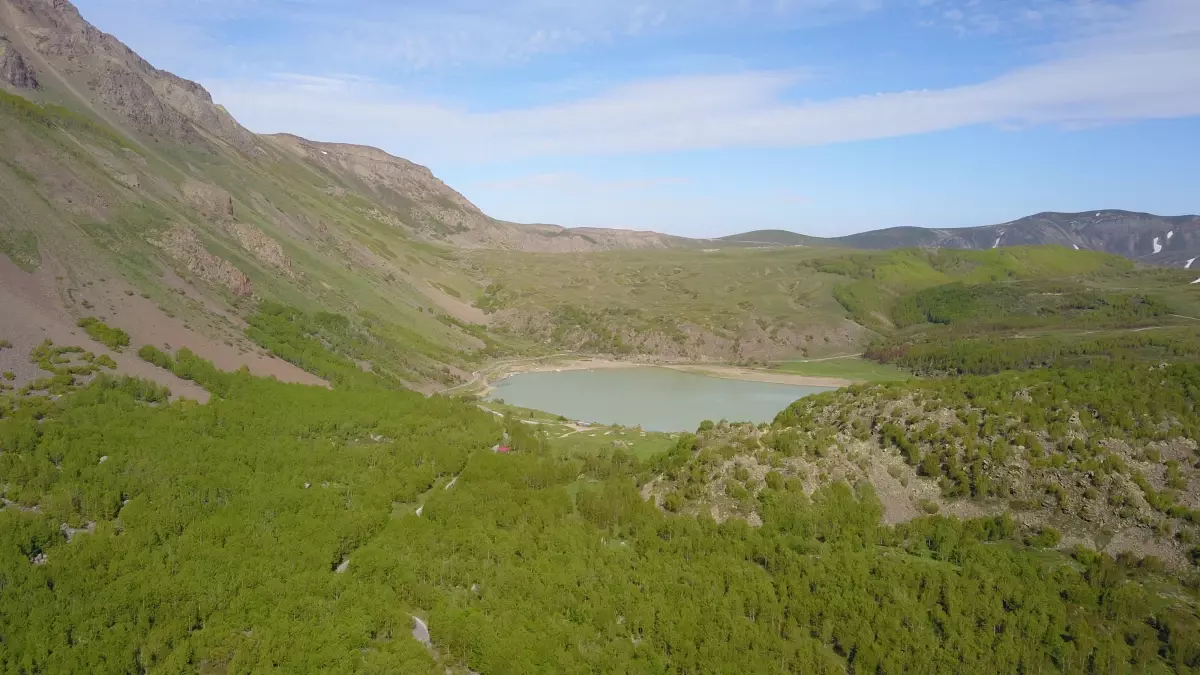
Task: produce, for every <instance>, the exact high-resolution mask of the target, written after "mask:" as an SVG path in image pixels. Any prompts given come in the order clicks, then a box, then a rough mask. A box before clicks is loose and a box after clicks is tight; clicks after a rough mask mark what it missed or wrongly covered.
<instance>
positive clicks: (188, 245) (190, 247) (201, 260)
mask: <svg viewBox="0 0 1200 675" xmlns="http://www.w3.org/2000/svg"><path fill="white" fill-rule="evenodd" d="M150 243H152V244H154V245H155V246H157V247H159V248H161V249H162V250H163V251H165V252H166V253H167V255H169V256H171V257H172V258H174V259H175V260H177V261H179V263H180V264H182V265H183V266H184V267H186V268H187V270H188V271H189V272H191V273H192V274H195V275H196V276H198V277H200V278H201V279H204V280H205V281H207V282H208V283H211V284H217V285H219V286H224V287H225V288H228V289H229V290H230V292H232V293H233V294H234V295H236V296H238V297H249V296H250V295H252V294H253V293H254V287H253V285H252V284H251V283H250V278H249V277H247V276H246V275H245V274H243V273H242V271H241V270H239V269H238V268H237V267H234V265H233V263H231V262H229V261H228V260H225V259H224V258H220V257H218V256H215V255H213V254H212V253H209V252H208V249H206V248H204V244H203V243H202V242H201V241H200V239H199V238H198V237H197V236H196V233H195V232H194V231H192V229H191V228H190V227H188V226H187V225H183V224H179V223H177V224H175V225H173V226H172V227H171V229H170V230H168V231H167V232H166V233H164V234H163V236H162V237H161V238H159V239H156V240H152V241H151V242H150Z"/></svg>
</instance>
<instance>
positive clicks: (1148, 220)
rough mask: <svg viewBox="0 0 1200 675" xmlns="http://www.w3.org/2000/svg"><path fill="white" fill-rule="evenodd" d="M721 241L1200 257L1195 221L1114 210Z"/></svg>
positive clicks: (1174, 260) (1162, 259)
mask: <svg viewBox="0 0 1200 675" xmlns="http://www.w3.org/2000/svg"><path fill="white" fill-rule="evenodd" d="M721 241H722V242H728V243H731V244H768V245H806V246H838V247H845V248H858V249H892V248H910V247H938V248H962V249H977V250H982V249H989V248H997V247H1001V246H1032V245H1040V244H1055V245H1058V246H1066V247H1068V248H1074V249H1078V250H1089V251H1105V252H1107V253H1114V254H1116V255H1120V256H1125V257H1126V258H1131V259H1133V260H1137V261H1140V262H1144V263H1147V264H1152V265H1166V266H1183V265H1185V264H1187V261H1188V260H1193V259H1195V258H1196V257H1198V256H1200V216H1156V215H1153V214H1150V213H1133V212H1130V211H1119V210H1106V211H1089V212H1086V213H1039V214H1036V215H1032V216H1027V217H1025V218H1021V219H1018V220H1014V221H1010V222H1007V223H1001V224H999V225H984V226H980V227H964V228H951V229H933V228H925V227H889V228H886V229H882V230H872V231H870V232H862V233H859V234H851V235H848V236H845V237H832V238H828V239H820V238H816V237H807V236H805V235H799V234H795V233H792V232H786V231H771V232H747V233H745V234H739V235H732V236H729V237H724V238H722V239H721Z"/></svg>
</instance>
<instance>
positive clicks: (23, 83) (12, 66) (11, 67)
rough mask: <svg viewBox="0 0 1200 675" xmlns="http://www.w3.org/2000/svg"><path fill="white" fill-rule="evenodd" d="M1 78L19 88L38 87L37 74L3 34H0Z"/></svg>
mask: <svg viewBox="0 0 1200 675" xmlns="http://www.w3.org/2000/svg"><path fill="white" fill-rule="evenodd" d="M0 80H3V81H4V82H7V83H8V84H10V85H12V86H13V87H16V88H17V89H37V88H38V80H37V74H36V73H34V72H33V68H30V67H29V65H28V64H26V63H25V57H23V56H21V52H19V51H17V49H16V48H15V47H13V46H12V43H11V42H9V41H8V39H7V38H6V37H5V36H4V35H3V34H0Z"/></svg>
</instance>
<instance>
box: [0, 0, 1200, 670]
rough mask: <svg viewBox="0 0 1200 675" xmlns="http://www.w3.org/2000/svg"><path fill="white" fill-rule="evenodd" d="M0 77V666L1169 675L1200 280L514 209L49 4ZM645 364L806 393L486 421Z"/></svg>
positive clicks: (1038, 254) (1061, 250) (17, 3)
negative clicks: (507, 384) (305, 124)
mask: <svg viewBox="0 0 1200 675" xmlns="http://www.w3.org/2000/svg"><path fill="white" fill-rule="evenodd" d="M14 54H15V55H18V56H20V58H19V59H18V58H16V57H15V56H14ZM0 66H2V67H0V75H3V78H0V253H3V255H0V673H2V674H4V675H10V674H11V675H34V674H48V673H96V674H98V675H100V674H109V673H112V674H124V673H154V674H157V673H172V674H174V673H196V674H202V675H235V674H243V673H244V674H249V673H260V672H280V673H314V672H320V673H347V674H349V673H379V674H383V673H429V674H430V675H432V674H434V673H437V674H443V673H475V674H477V675H478V674H483V675H502V674H507V673H511V674H514V675H516V674H524V673H655V674H667V673H671V674H679V675H683V674H685V673H687V674H694V673H738V674H748V673H763V674H767V673H776V674H783V673H881V674H882V673H908V672H914V673H975V672H1004V673H1007V672H1014V673H1172V672H1178V673H1187V672H1200V443H1198V442H1200V410H1198V408H1197V406H1198V405H1200V404H1198V402H1200V284H1198V283H1193V278H1194V274H1195V272H1194V271H1189V269H1188V268H1183V267H1180V266H1179V264H1177V263H1179V262H1180V260H1176V258H1178V257H1179V256H1182V255H1184V252H1182V251H1183V249H1182V248H1180V249H1178V250H1175V251H1171V252H1170V255H1171V256H1174V257H1173V258H1171V261H1170V262H1171V264H1172V265H1174V267H1166V266H1160V267H1149V266H1147V265H1146V264H1145V258H1146V256H1152V255H1155V254H1151V253H1146V252H1145V251H1142V250H1141V249H1144V248H1145V246H1142V243H1143V242H1141V241H1140V240H1138V239H1137V237H1134V236H1132V235H1128V232H1127V231H1126V230H1127V229H1128V228H1125V227H1124V225H1123V226H1122V228H1124V229H1121V228H1118V229H1119V230H1120V231H1118V232H1117V234H1115V235H1113V237H1114V238H1113V239H1112V240H1111V241H1110V243H1111V246H1110V247H1109V248H1114V247H1115V248H1120V247H1125V248H1129V249H1131V250H1132V249H1137V250H1135V251H1133V252H1134V253H1137V255H1133V254H1130V255H1128V256H1120V255H1115V254H1112V253H1106V252H1103V251H1099V250H1076V249H1078V248H1079V246H1078V245H1077V244H1075V245H1072V246H1067V245H1066V244H1069V243H1072V242H1074V241H1076V240H1078V241H1092V239H1085V237H1093V236H1094V235H1092V234H1089V233H1088V232H1089V231H1088V230H1086V227H1085V225H1086V226H1087V227H1091V226H1092V225H1094V224H1095V223H1100V224H1106V223H1107V224H1109V225H1111V222H1113V221H1112V219H1113V218H1118V216H1114V215H1112V214H1113V213H1120V214H1125V212H1094V213H1095V216H1092V219H1093V220H1089V221H1088V224H1079V223H1077V222H1075V221H1063V219H1061V218H1051V217H1049V216H1046V217H1041V216H1038V217H1032V218H1029V219H1022V221H1019V222H1020V223H1024V224H1023V225H1022V226H1021V227H1022V228H1024V229H1020V228H1017V227H1016V226H1015V225H1013V224H1011V223H1010V224H1009V225H1010V226H1012V227H1013V229H1012V230H1010V231H1013V232H1017V233H1018V234H1021V233H1024V234H1021V238H1020V239H1018V241H1020V242H1023V243H1025V242H1026V241H1027V240H1029V241H1028V243H1031V244H1035V245H1022V246H1007V245H1001V242H1000V241H999V239H998V238H997V236H995V235H994V228H992V229H987V228H984V229H982V230H980V232H974V231H973V230H972V231H971V232H966V231H964V232H958V231H955V230H924V229H920V230H919V231H918V228H899V229H894V230H887V231H881V232H875V233H864V234H862V235H853V236H849V237H841V238H835V239H821V238H817V237H807V236H803V235H795V234H793V233H790V232H783V231H774V230H771V231H758V232H750V233H747V234H745V235H732V236H730V237H726V238H724V239H703V240H701V239H686V238H683V237H676V236H669V235H661V234H656V233H647V232H629V231H622V230H604V229H599V228H579V229H568V228H562V227H558V226H553V225H522V224H518V223H512V222H507V221H504V220H499V219H496V218H492V217H491V216H488V215H486V214H485V213H484V212H483V211H481V210H480V209H479V208H477V207H476V206H475V205H474V204H472V203H471V202H470V201H468V200H467V199H466V197H464V196H463V195H461V194H459V193H458V192H456V191H455V190H453V189H452V188H450V187H449V186H447V185H446V184H444V183H442V181H441V180H439V179H438V178H437V177H435V176H434V175H433V173H432V172H431V171H430V170H429V169H426V168H425V167H422V166H420V165H417V164H414V163H412V162H409V161H408V160H405V159H402V158H399V157H395V156H392V155H389V154H387V153H385V152H383V151H382V150H378V149H375V148H370V147H366V146H358V145H349V144H337V143H323V142H317V141H310V140H306V139H303V138H300V137H298V136H292V135H289V134H276V135H261V134H256V133H253V132H251V131H249V130H247V129H245V128H244V127H242V126H241V125H240V124H239V123H238V122H237V121H236V120H234V119H233V117H232V116H230V114H229V113H228V112H227V111H226V110H225V109H224V108H223V107H221V106H219V105H216V104H215V103H214V102H213V101H212V99H211V96H210V95H209V94H208V92H207V91H206V90H204V89H203V87H201V86H200V85H198V84H196V83H194V82H190V81H188V80H183V79H182V78H179V77H177V76H175V75H172V74H171V73H168V72H166V71H163V70H159V69H157V68H154V67H153V66H150V64H148V63H146V62H145V61H144V60H142V59H141V58H140V57H138V56H137V55H136V54H134V53H133V52H132V51H131V50H129V49H128V48H126V47H125V45H123V44H122V43H120V42H119V41H117V39H116V38H114V37H112V36H110V35H108V34H106V33H103V32H101V31H99V30H98V29H96V28H95V27H93V26H92V25H91V24H89V23H87V22H86V21H85V20H84V19H83V17H81V16H80V15H79V13H78V12H77V11H76V10H75V9H74V7H73V6H71V5H70V4H69V3H67V2H64V1H62V0H53V1H51V0H0ZM18 76H19V77H18ZM1105 214H1107V215H1105ZM1043 215H1044V214H1043ZM1051 215H1053V214H1051ZM1143 216H1145V217H1143ZM1119 218H1120V219H1121V220H1120V222H1121V223H1124V224H1128V223H1133V224H1134V225H1138V226H1139V227H1140V226H1141V225H1140V224H1142V223H1147V222H1148V223H1150V224H1149V225H1146V227H1155V228H1157V227H1159V225H1160V224H1162V222H1163V221H1161V220H1157V219H1155V218H1156V217H1150V216H1148V215H1147V214H1126V215H1120V216H1119ZM1097 219H1098V220H1097ZM1060 221H1062V222H1060ZM1093 221H1095V222H1093ZM1063 222H1066V223H1067V224H1068V225H1071V226H1072V227H1075V226H1076V225H1078V227H1076V229H1071V230H1069V231H1068V229H1067V227H1066V225H1063V224H1062V223H1063ZM1165 222H1167V226H1169V227H1178V228H1179V232H1180V234H1179V235H1177V236H1172V235H1166V234H1164V235H1162V237H1161V238H1165V239H1172V238H1173V239H1174V240H1175V241H1177V242H1183V241H1184V240H1185V238H1186V237H1190V236H1191V235H1190V233H1185V232H1184V230H1183V226H1184V225H1186V224H1187V223H1188V222H1190V221H1185V220H1184V219H1181V218H1180V219H1174V220H1168V221H1165ZM1072 223H1074V224H1072ZM1177 223H1182V224H1177ZM1129 227H1133V225H1130V226H1129ZM1029 232H1035V233H1036V232H1043V233H1044V232H1049V233H1050V234H1046V235H1045V236H1044V237H1043V238H1044V239H1047V240H1048V241H1050V244H1049V245H1036V244H1038V243H1039V240H1037V238H1036V237H1034V236H1033V235H1032V234H1029ZM1081 232H1082V233H1083V234H1080V233H1081ZM1154 232H1157V230H1155V231H1154ZM1154 232H1150V230H1147V231H1146V233H1144V234H1148V235H1149V236H1150V237H1151V238H1152V241H1153V242H1154V247H1156V248H1158V247H1161V246H1162V245H1163V244H1162V242H1160V241H1159V239H1158V238H1154V237H1157V236H1158V235H1156V234H1154ZM1171 232H1172V233H1174V230H1171ZM1068 235H1069V236H1070V237H1075V238H1076V239H1064V238H1063V237H1067V236H1068ZM1127 235H1128V236H1127ZM998 236H1004V235H1002V234H1001V235H998ZM1138 236H1141V235H1138ZM1055 237H1058V238H1057V239H1056V238H1055ZM1122 237H1125V239H1122ZM1014 238H1015V237H1014ZM1060 239H1061V240H1060ZM889 242H892V243H899V244H903V245H904V247H898V248H893V249H888V250H873V249H875V248H876V247H880V246H883V245H884V244H888V243H889ZM955 242H958V243H964V242H965V243H964V244H963V245H962V246H960V247H956V246H952V244H954V243H955ZM993 242H994V243H993ZM1113 242H1115V243H1113ZM1146 243H1148V242H1146ZM914 244H915V245H918V246H913V245H914ZM966 244H970V245H966ZM1053 244H1063V245H1053ZM889 245H890V244H889ZM1182 245H1183V244H1182V243H1180V244H1177V246H1182ZM1189 245H1190V244H1189ZM855 246H858V247H860V248H854V247H855ZM919 246H923V247H919ZM1139 247H1140V248H1139ZM1181 260H1182V259H1181ZM1193 260H1194V259H1193ZM1190 264H1191V263H1190V262H1188V265H1189V267H1190ZM646 365H655V366H661V368H658V369H653V370H652V372H657V373H660V374H661V373H666V374H667V375H670V376H672V377H670V378H663V379H665V380H668V382H667V384H665V385H663V386H664V387H666V388H665V389H664V391H666V392H667V393H666V394H663V395H662V396H658V394H653V395H652V396H658V398H660V399H661V398H663V397H670V399H669V400H671V401H685V402H686V401H689V400H690V399H688V398H687V397H686V396H685V395H684V394H685V393H689V391H688V390H689V389H699V388H700V387H697V386H695V385H694V384H691V383H694V382H695V381H696V380H701V381H704V382H710V383H711V382H713V379H711V378H726V379H728V380H730V381H734V380H737V382H734V384H737V385H746V384H748V383H750V382H753V383H756V384H758V385H762V386H767V385H780V386H782V385H801V386H811V387H813V388H823V389H821V390H822V391H824V393H817V394H814V395H810V396H804V397H803V398H800V399H799V400H795V401H794V402H792V401H793V399H795V396H796V394H794V392H795V389H787V388H786V387H782V388H783V390H784V392H785V393H784V395H785V396H786V399H785V401H784V402H778V401H774V400H772V401H770V402H769V403H774V404H775V405H773V406H772V407H770V408H769V410H770V414H773V415H774V414H775V411H778V414H777V415H775V417H774V418H773V419H770V418H769V417H768V416H763V417H759V418H758V420H756V421H759V423H749V422H746V421H745V420H738V419H725V417H732V416H734V415H729V414H725V413H722V414H721V415H714V417H713V419H711V420H705V421H703V422H701V423H700V424H699V425H698V426H697V427H696V428H693V429H683V428H677V427H679V426H682V425H673V426H669V427H649V426H647V427H646V428H647V429H651V428H665V429H667V430H665V431H647V430H643V429H642V428H641V427H640V426H635V424H636V425H640V424H642V422H641V421H640V420H639V421H635V422H629V421H627V420H623V419H618V420H611V419H610V420H608V422H610V423H604V424H602V423H595V422H593V421H592V420H591V419H590V418H586V417H584V416H581V415H575V417H576V418H568V417H567V416H566V415H564V414H562V413H561V411H559V412H556V411H554V410H552V409H551V410H535V409H531V408H526V407H521V406H519V405H516V403H517V402H515V401H512V400H508V401H507V402H505V401H501V400H494V399H497V398H499V397H498V396H497V395H494V394H493V395H492V396H491V397H490V398H489V393H490V392H491V388H492V387H495V386H496V385H497V383H498V382H499V381H500V380H502V379H503V378H505V377H508V376H522V375H532V374H533V373H534V372H536V373H537V374H538V375H539V376H543V375H544V376H549V377H552V376H555V375H556V374H557V373H558V372H559V371H562V372H563V373H564V374H565V373H566V371H571V370H594V371H600V370H604V369H606V368H607V369H609V370H611V371H617V370H621V369H625V370H627V371H631V370H636V369H637V368H638V367H640V366H646ZM646 370H650V369H643V370H642V372H645V371H646ZM674 376H678V377H674ZM701 376H704V377H706V378H710V379H707V380H705V379H704V378H702V377H701ZM689 378H690V379H689ZM561 382H562V380H559V383H560V384H559V385H558V388H556V389H551V390H550V392H551V395H552V396H551V398H552V399H562V398H566V397H565V396H564V395H563V394H564V391H565V390H564V389H563V388H562V387H563V385H561ZM689 382H691V383H689ZM725 384H729V382H725ZM576 386H577V388H584V387H585V386H587V385H576ZM671 387H673V389H672V388H671ZM630 390H631V388H625V389H621V390H620V392H619V393H620V394H621V396H620V397H618V398H622V399H629V400H630V401H632V400H635V397H633V396H629V395H628V392H629V391H630ZM814 390H815V389H808V390H805V391H804V393H809V392H811V391H814ZM826 390H828V391H826ZM498 391H503V389H500V390H498ZM656 391H657V390H656ZM724 391H737V392H739V393H735V394H728V393H723V392H724ZM672 392H673V393H672ZM759 395H763V396H765V394H763V393H762V391H761V390H754V389H750V388H745V389H737V390H734V389H729V390H720V393H718V394H716V396H717V397H718V398H717V399H716V400H717V402H718V403H720V404H721V405H722V407H723V409H730V410H733V409H737V408H735V406H734V403H741V402H744V401H749V400H751V399H755V398H756V397H757V396H759ZM642 400H645V399H642ZM554 402H556V401H554V400H551V401H549V402H548V403H546V405H545V407H547V408H550V407H552V406H551V405H550V404H551V403H554ZM557 402H558V403H561V401H557ZM620 402H621V403H622V404H623V405H625V406H626V407H628V406H629V405H631V404H630V403H629V401H626V400H621V401H620ZM789 402H790V405H788V403H789ZM530 405H532V404H530ZM539 405H540V404H539ZM785 406H786V407H785ZM698 409H699V406H693V411H695V410H698ZM566 414H573V413H570V412H568V413H566ZM707 415H708V411H707V410H704V411H701V412H696V413H695V417H694V418H689V419H700V418H702V417H705V416H707ZM747 415H749V413H747ZM616 421H619V422H622V423H623V424H626V426H620V425H618V424H615V423H611V422H616Z"/></svg>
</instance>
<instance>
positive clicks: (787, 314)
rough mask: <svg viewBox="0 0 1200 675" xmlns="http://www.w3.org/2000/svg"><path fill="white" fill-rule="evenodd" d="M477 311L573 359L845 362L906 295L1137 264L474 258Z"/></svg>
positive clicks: (949, 254)
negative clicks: (836, 358) (478, 277)
mask: <svg viewBox="0 0 1200 675" xmlns="http://www.w3.org/2000/svg"><path fill="white" fill-rule="evenodd" d="M470 259H471V260H472V261H473V262H475V263H476V265H477V266H478V269H479V270H480V272H481V274H482V275H483V276H484V277H485V278H486V279H487V280H488V281H490V282H491V283H490V285H489V286H488V287H487V288H486V289H485V292H484V295H483V297H482V298H481V299H480V301H479V304H480V306H481V307H484V308H485V309H487V310H489V311H494V312H496V313H497V316H498V317H499V323H500V324H501V325H510V326H512V327H514V329H515V330H517V331H522V332H532V333H535V334H537V335H538V336H539V337H541V338H542V339H543V340H545V341H549V342H550V343H552V344H555V345H557V346H559V347H563V348H573V349H580V350H583V351H592V352H608V353H632V352H643V353H651V354H656V355H660V356H665V357H676V358H678V357H685V358H687V357H701V356H705V357H716V358H720V359H725V360H729V361H740V360H745V359H754V360H769V361H779V360H795V359H798V358H800V357H819V356H825V355H832V354H837V353H844V352H846V351H849V350H851V349H855V348H859V347H862V346H863V345H864V344H866V343H867V342H868V341H869V339H870V336H871V331H868V330H863V329H862V328H860V327H859V326H856V325H854V323H852V322H851V321H850V319H853V321H855V322H857V323H858V324H861V326H865V327H867V328H868V329H872V330H874V331H884V332H890V331H891V329H892V328H893V326H894V324H893V322H892V321H891V319H890V317H889V313H890V311H891V307H892V305H893V304H894V303H895V301H896V299H897V298H898V297H900V295H901V294H903V293H906V292H909V291H915V290H919V289H922V288H927V287H931V286H936V285H939V284H944V283H949V282H953V281H960V282H965V283H977V282H983V281H1001V280H1020V279H1073V278H1082V277H1089V278H1095V279H1097V280H1104V279H1110V278H1124V275H1126V274H1127V272H1128V271H1129V270H1130V269H1131V268H1132V264H1131V263H1129V262H1128V261H1127V260H1124V259H1121V258H1118V257H1116V256H1110V255H1106V254H1100V253H1093V252H1077V251H1070V250H1067V249H1063V248H1059V247H1032V248H1013V249H1000V250H996V251H939V252H926V251H917V250H904V251H889V252H878V253H862V252H850V251H838V250H831V249H811V248H783V249H748V250H744V249H722V250H719V251H709V252H705V251H652V252H648V251H622V252H609V253H596V254H576V255H555V256H550V255H537V254H519V253H473V254H471V256H470Z"/></svg>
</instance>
